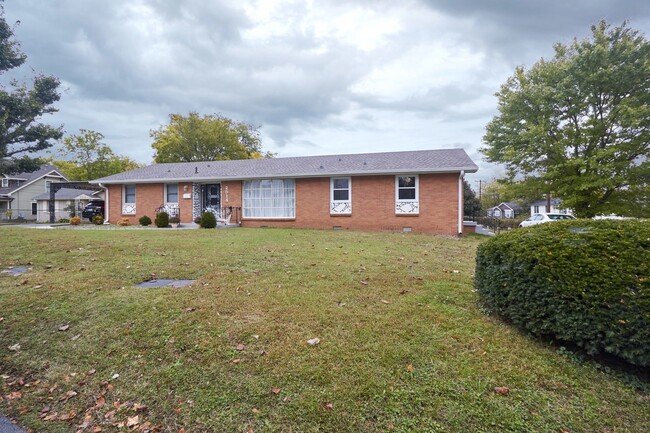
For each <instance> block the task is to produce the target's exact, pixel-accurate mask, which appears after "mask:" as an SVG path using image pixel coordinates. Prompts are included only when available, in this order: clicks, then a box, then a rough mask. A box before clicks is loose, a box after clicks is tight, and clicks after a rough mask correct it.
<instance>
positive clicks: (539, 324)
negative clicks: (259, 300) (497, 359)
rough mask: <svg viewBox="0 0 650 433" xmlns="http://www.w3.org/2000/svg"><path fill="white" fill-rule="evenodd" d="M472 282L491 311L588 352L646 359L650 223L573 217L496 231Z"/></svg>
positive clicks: (480, 254)
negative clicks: (512, 229) (497, 234)
mask: <svg viewBox="0 0 650 433" xmlns="http://www.w3.org/2000/svg"><path fill="white" fill-rule="evenodd" d="M475 287H476V290H477V292H478V293H479V295H480V297H481V300H482V302H483V303H484V304H485V306H486V307H488V308H489V309H491V310H492V311H494V312H495V313H497V314H499V315H501V316H503V317H505V318H507V319H510V320H511V321H512V322H513V323H514V324H516V325H517V326H519V327H521V328H523V329H526V330H528V331H530V332H531V333H533V334H535V335H551V336H554V337H556V338H558V339H560V340H565V341H571V342H574V343H575V344H577V345H578V346H580V347H583V348H584V349H586V351H587V352H588V353H590V354H596V353H600V352H606V353H611V354H614V355H617V356H619V357H621V358H623V359H626V360H627V361H629V362H631V363H633V364H637V365H641V366H648V365H650V222H649V221H647V220H646V221H643V220H626V221H612V220H603V221H590V220H574V221H567V222H553V223H547V224H540V225H537V226H533V227H530V228H527V229H520V230H515V231H512V232H509V233H505V234H502V235H499V236H496V237H494V238H492V239H490V240H489V241H487V242H485V243H484V244H482V245H481V246H480V247H479V248H478V251H477V255H476V277H475Z"/></svg>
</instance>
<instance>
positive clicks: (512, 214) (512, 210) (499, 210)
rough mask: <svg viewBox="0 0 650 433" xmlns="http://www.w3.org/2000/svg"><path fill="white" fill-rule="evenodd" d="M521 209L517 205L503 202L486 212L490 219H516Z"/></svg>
mask: <svg viewBox="0 0 650 433" xmlns="http://www.w3.org/2000/svg"><path fill="white" fill-rule="evenodd" d="M522 211H523V209H522V208H521V206H519V205H518V204H517V203H514V202H511V201H509V202H504V203H501V204H499V205H497V206H494V207H491V208H489V209H488V210H487V215H488V216H489V217H491V218H516V217H517V216H519V215H521V213H522Z"/></svg>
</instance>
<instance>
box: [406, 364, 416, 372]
mask: <svg viewBox="0 0 650 433" xmlns="http://www.w3.org/2000/svg"><path fill="white" fill-rule="evenodd" d="M406 371H408V372H409V373H413V372H414V371H415V367H413V364H409V365H407V366H406Z"/></svg>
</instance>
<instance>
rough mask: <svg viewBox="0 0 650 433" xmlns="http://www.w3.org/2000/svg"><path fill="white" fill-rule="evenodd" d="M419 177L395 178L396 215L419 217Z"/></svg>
mask: <svg viewBox="0 0 650 433" xmlns="http://www.w3.org/2000/svg"><path fill="white" fill-rule="evenodd" d="M418 186H419V185H418V177H417V176H416V175H411V176H396V177H395V213H396V214H411V215H417V214H418V213H419V211H420V202H419V193H418Z"/></svg>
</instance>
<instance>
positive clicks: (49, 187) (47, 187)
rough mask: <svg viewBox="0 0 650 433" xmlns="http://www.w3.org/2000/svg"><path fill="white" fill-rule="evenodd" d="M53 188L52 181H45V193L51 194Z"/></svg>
mask: <svg viewBox="0 0 650 433" xmlns="http://www.w3.org/2000/svg"><path fill="white" fill-rule="evenodd" d="M51 188H52V181H51V180H46V181H45V192H50V190H51Z"/></svg>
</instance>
